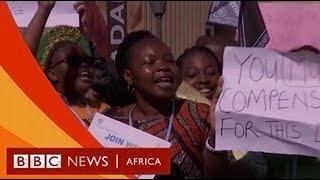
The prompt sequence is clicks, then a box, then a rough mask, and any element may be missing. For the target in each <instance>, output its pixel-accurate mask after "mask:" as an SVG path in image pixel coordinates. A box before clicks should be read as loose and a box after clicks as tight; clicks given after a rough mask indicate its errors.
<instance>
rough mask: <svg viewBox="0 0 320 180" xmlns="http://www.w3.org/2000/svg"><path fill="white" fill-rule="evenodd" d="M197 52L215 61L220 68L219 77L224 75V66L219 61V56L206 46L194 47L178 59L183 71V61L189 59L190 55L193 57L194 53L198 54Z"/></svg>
mask: <svg viewBox="0 0 320 180" xmlns="http://www.w3.org/2000/svg"><path fill="white" fill-rule="evenodd" d="M196 52H198V53H202V54H205V55H206V56H208V57H209V58H210V59H212V60H213V61H215V62H216V63H217V66H218V71H219V75H221V74H222V66H221V64H220V62H219V61H218V58H217V56H216V55H215V54H214V53H213V52H212V51H211V50H210V49H209V48H206V47H204V46H193V47H192V48H189V49H186V50H185V51H184V52H183V53H182V54H181V55H180V56H179V57H178V59H177V65H178V67H179V68H180V69H181V65H182V63H183V61H184V60H185V59H186V58H187V57H189V56H190V55H192V54H193V53H196Z"/></svg>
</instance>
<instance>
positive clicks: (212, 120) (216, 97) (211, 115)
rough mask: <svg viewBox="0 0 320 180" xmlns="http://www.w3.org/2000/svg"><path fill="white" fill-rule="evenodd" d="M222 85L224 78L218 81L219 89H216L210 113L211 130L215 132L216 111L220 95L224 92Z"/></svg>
mask: <svg viewBox="0 0 320 180" xmlns="http://www.w3.org/2000/svg"><path fill="white" fill-rule="evenodd" d="M222 85H223V78H222V76H220V77H219V80H218V84H217V87H216V92H215V94H214V95H213V98H212V100H211V108H210V113H209V117H208V122H209V123H210V125H211V129H212V130H213V131H214V130H215V126H216V116H215V109H216V106H217V103H218V100H219V97H220V94H221V92H222Z"/></svg>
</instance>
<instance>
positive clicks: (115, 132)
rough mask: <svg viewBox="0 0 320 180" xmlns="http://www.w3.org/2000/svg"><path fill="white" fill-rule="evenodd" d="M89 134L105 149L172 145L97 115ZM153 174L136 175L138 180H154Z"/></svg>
mask: <svg viewBox="0 0 320 180" xmlns="http://www.w3.org/2000/svg"><path fill="white" fill-rule="evenodd" d="M89 132H90V133H91V134H92V135H93V136H94V137H95V138H96V139H97V141H99V143H100V144H101V145H102V146H104V147H110V148H139V147H141V148H170V146H171V143H169V142H168V141H165V140H162V139H160V138H158V137H156V136H152V135H150V134H148V133H146V132H143V131H141V130H139V129H136V128H134V127H131V126H129V125H126V124H124V123H121V122H119V121H117V120H114V119H112V118H109V117H107V116H104V115H102V114H99V113H96V114H95V116H94V118H93V121H92V123H91V125H90V127H89ZM154 176H155V175H153V174H143V175H142V174H140V175H136V177H137V179H145V178H147V179H152V178H153V177H154Z"/></svg>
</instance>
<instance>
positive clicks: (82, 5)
mask: <svg viewBox="0 0 320 180" xmlns="http://www.w3.org/2000/svg"><path fill="white" fill-rule="evenodd" d="M73 7H74V9H75V10H76V12H77V13H78V14H79V16H80V18H81V19H80V23H81V26H82V28H83V31H84V33H85V35H86V36H88V32H87V26H86V23H87V12H88V8H87V5H86V2H84V1H77V2H75V3H74V4H73ZM87 38H88V37H87Z"/></svg>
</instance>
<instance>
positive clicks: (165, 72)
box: [124, 39, 181, 101]
mask: <svg viewBox="0 0 320 180" xmlns="http://www.w3.org/2000/svg"><path fill="white" fill-rule="evenodd" d="M130 51H131V53H130V58H131V59H130V60H129V69H128V72H129V73H128V74H130V75H129V76H127V78H126V77H124V78H125V79H126V81H127V83H128V84H130V85H133V87H134V88H135V93H136V95H137V93H139V94H140V95H143V96H147V97H148V98H152V99H155V100H159V101H168V100H170V99H172V98H173V97H174V96H175V92H176V90H177V88H178V86H179V84H180V83H181V78H180V72H179V69H178V67H177V65H176V63H175V60H174V57H173V54H172V52H171V50H170V49H169V48H168V47H167V46H166V45H165V44H164V43H163V42H161V41H160V40H158V39H144V40H141V41H139V42H137V43H136V44H135V45H134V46H133V47H132V48H131V49H130Z"/></svg>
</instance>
